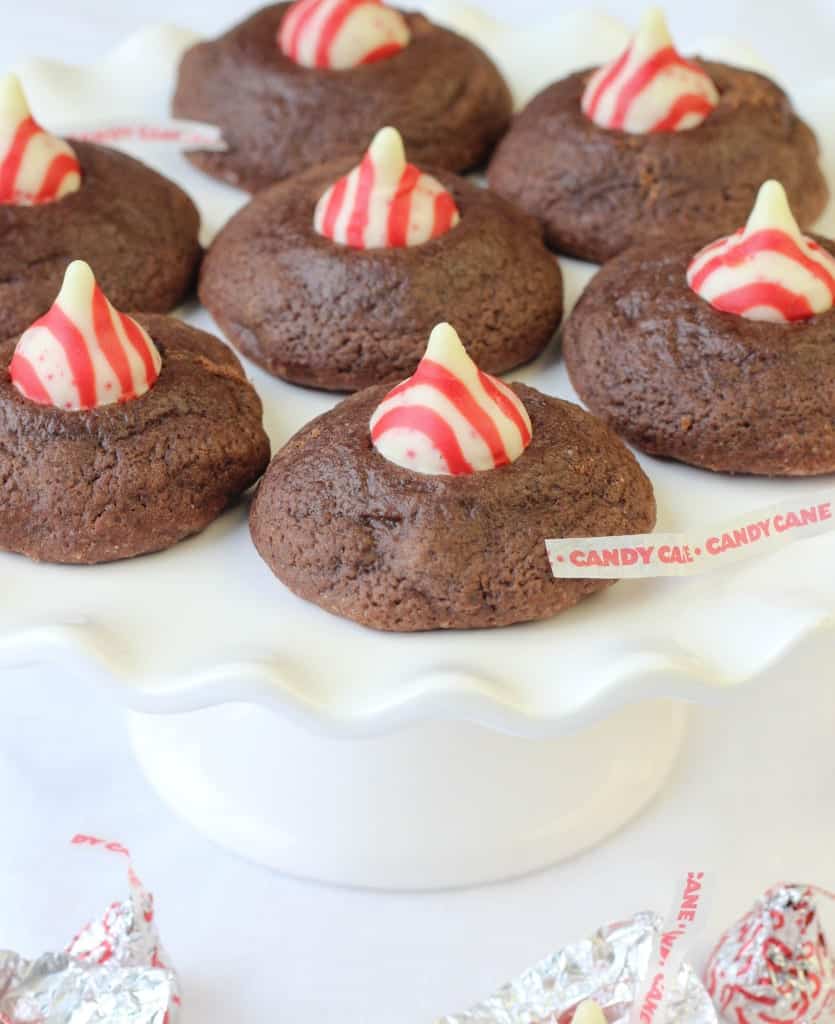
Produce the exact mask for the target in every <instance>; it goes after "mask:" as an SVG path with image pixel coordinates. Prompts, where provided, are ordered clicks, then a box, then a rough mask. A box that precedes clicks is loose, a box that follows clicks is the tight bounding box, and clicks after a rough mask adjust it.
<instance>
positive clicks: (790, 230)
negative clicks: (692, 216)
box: [687, 181, 835, 323]
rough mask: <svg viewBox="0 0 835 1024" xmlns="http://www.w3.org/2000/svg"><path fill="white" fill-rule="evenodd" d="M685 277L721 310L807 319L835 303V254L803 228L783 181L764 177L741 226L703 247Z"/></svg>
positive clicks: (779, 318)
mask: <svg viewBox="0 0 835 1024" xmlns="http://www.w3.org/2000/svg"><path fill="white" fill-rule="evenodd" d="M687 283H688V284H689V285H690V287H691V288H692V289H693V291H694V292H696V294H697V295H699V296H701V298H703V299H704V300H705V301H706V302H709V303H710V304H711V306H713V307H714V308H715V309H718V310H721V311H722V312H725V313H735V314H737V315H738V316H743V317H745V318H746V319H748V320H770V321H773V322H776V323H783V322H788V321H793V320H807V319H808V318H809V317H811V316H815V315H816V314H819V313H825V312H826V311H827V310H828V309H832V306H833V305H835V257H833V256H831V255H830V254H829V253H828V252H827V251H826V250H825V249H823V248H821V246H819V245H818V243H817V242H815V241H814V240H813V239H811V238H807V237H806V236H805V235H804V234H802V232H801V231H800V228H799V227H798V224H797V221H796V220H795V219H794V216H793V215H792V212H791V208H790V207H789V201H788V198H787V196H786V193H785V190H784V189H783V186H782V185H780V184H779V182H776V181H767V182H766V183H765V184H764V185H763V186H762V188H761V189H760V191H759V193H758V195H757V201H756V203H755V204H754V209H753V210H752V211H751V216H750V217H749V218H748V223H747V224H746V225H745V227H744V228H740V229H739V231H737V232H736V233H735V234H733V235H730V236H729V237H727V238H720V239H719V240H718V241H717V242H713V244H712V245H708V246H707V247H706V248H704V249H702V251H701V252H700V253H698V254H697V255H696V257H695V258H694V259H693V261H692V262H691V264H690V266H689V267H688V269H687Z"/></svg>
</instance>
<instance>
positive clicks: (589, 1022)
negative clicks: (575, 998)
mask: <svg viewBox="0 0 835 1024" xmlns="http://www.w3.org/2000/svg"><path fill="white" fill-rule="evenodd" d="M571 1024H607V1021H606V1014H605V1013H604V1012H603V1011H602V1010H601V1009H600V1004H599V1003H596V1002H595V1001H594V1000H593V999H584V1000H583V1001H582V1003H580V1005H579V1006H578V1007H577V1009H576V1010H575V1011H574V1016H573V1017H572V1018H571Z"/></svg>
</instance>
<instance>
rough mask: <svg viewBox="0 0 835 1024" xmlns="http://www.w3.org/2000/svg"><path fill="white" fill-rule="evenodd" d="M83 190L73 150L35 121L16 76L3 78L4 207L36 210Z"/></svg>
mask: <svg viewBox="0 0 835 1024" xmlns="http://www.w3.org/2000/svg"><path fill="white" fill-rule="evenodd" d="M80 188H81V165H80V164H79V162H78V159H77V158H76V155H75V153H74V152H73V151H72V149H71V148H70V146H68V145H67V143H66V142H64V140H63V139H59V138H57V137H56V136H54V135H50V134H49V133H48V132H45V131H44V130H43V128H41V126H40V125H39V124H38V123H37V122H36V121H35V120H34V118H33V117H32V114H31V112H30V110H29V105H28V103H27V102H26V97H25V96H24V94H23V89H22V87H21V85H20V82H19V80H18V79H17V77H16V76H15V75H3V76H2V77H1V78H0V203H6V204H10V205H14V206H34V205H36V204H38V203H50V202H53V201H54V200H56V199H62V198H63V197H64V196H66V195H69V194H70V193H71V192H77V191H78V190H79V189H80Z"/></svg>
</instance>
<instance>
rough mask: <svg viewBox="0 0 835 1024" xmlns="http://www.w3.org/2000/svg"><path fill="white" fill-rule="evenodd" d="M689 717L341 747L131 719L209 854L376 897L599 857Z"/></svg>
mask: <svg viewBox="0 0 835 1024" xmlns="http://www.w3.org/2000/svg"><path fill="white" fill-rule="evenodd" d="M686 716H687V707H686V705H684V704H682V703H679V702H674V701H663V700H654V701H646V702H643V703H639V704H635V705H631V706H629V707H626V708H623V709H621V710H619V711H617V712H616V713H615V714H613V715H611V716H610V717H608V718H606V719H605V720H603V721H600V722H598V723H596V724H594V725H591V726H589V727H587V728H585V729H583V730H581V731H579V732H576V733H573V734H571V735H562V736H557V737H555V738H550V739H525V738H521V737H514V736H508V735H504V734H502V733H498V732H495V731H492V730H490V729H486V728H483V727H480V726H477V725H473V724H469V723H465V722H447V721H433V722H424V723H421V724H413V725H410V726H408V727H405V728H402V729H400V730H399V731H396V732H392V733H388V734H385V735H381V736H373V737H369V738H359V739H352V738H347V739H346V738H335V737H332V736H327V735H322V734H321V733H318V732H316V731H313V730H311V729H310V728H309V726H308V725H307V724H300V723H299V722H298V721H295V720H290V719H289V718H288V717H287V716H286V715H282V714H280V713H277V712H276V711H275V710H273V709H269V708H265V707H259V706H255V705H245V704H227V705H222V706H217V707H211V708H208V709H205V710H202V711H192V712H188V713H184V714H173V715H148V714H139V713H137V712H129V713H128V717H129V729H130V733H131V737H132V742H133V746H134V750H135V752H136V755H137V757H138V759H139V762H140V764H141V766H142V768H143V770H144V771H145V774H146V775H147V777H148V779H149V780H150V782H151V783H152V785H153V786H154V787H155V789H156V790H157V791H158V793H159V795H160V796H161V797H162V799H163V800H164V801H165V802H166V803H167V804H169V805H170V806H171V807H172V808H173V809H174V810H175V811H176V812H177V813H178V814H179V815H181V816H182V817H183V818H185V819H186V820H188V821H189V822H190V823H191V824H192V825H193V826H194V827H195V828H196V829H198V830H199V831H200V832H202V833H203V834H204V835H206V836H207V837H208V838H209V839H211V840H213V841H214V842H216V843H219V844H220V845H221V846H224V847H226V848H228V849H230V850H233V851H235V852H236V853H238V854H240V855H242V856H244V857H246V858H249V859H250V860H254V861H257V862H259V863H261V864H265V865H268V866H270V867H272V868H275V869H277V870H279V871H281V872H284V873H286V874H289V875H294V876H297V877H302V878H309V879H316V880H317V881H322V882H329V883H334V884H337V885H348V886H362V887H368V888H375V889H439V888H447V887H457V886H469V885H476V884H481V883H486V882H493V881H498V880H500V879H505V878H509V877H512V876H516V875H521V874H525V873H527V872H531V871H534V870H536V869H538V868H543V867H545V866H547V865H549V864H553V863H555V862H557V861H559V860H562V859H564V858H566V857H570V856H572V855H573V854H576V853H577V852H578V851H580V850H583V849H584V848H587V847H590V846H592V845H594V844H596V843H598V842H600V841H601V840H602V839H604V838H605V837H606V836H608V835H609V834H610V833H612V832H613V831H615V830H616V829H617V828H619V827H620V826H621V825H622V824H624V822H626V821H627V820H628V819H630V818H631V817H633V815H635V814H636V813H637V812H638V811H639V810H641V809H642V808H643V807H644V806H645V805H646V803H647V802H648V801H649V800H650V798H651V797H652V796H653V795H654V794H655V793H656V792H658V790H659V789H660V788H661V786H662V785H663V783H664V781H665V779H666V778H667V776H668V773H669V771H670V769H671V767H672V765H673V762H674V760H675V757H676V754H677V753H678V751H679V749H680V747H681V743H682V740H683V737H684V732H685V726H686Z"/></svg>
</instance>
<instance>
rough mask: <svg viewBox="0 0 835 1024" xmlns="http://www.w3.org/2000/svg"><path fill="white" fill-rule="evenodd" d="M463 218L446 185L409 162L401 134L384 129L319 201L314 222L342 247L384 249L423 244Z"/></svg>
mask: <svg viewBox="0 0 835 1024" xmlns="http://www.w3.org/2000/svg"><path fill="white" fill-rule="evenodd" d="M460 219H461V217H460V215H459V213H458V208H457V207H456V205H455V200H454V199H453V198H452V196H451V195H450V193H449V192H448V191H447V190H446V189H445V188H444V187H443V185H442V184H441V183H440V182H439V181H437V180H436V179H435V178H433V177H432V176H431V175H429V174H421V172H420V171H419V170H418V169H417V167H415V166H414V165H413V164H410V163H407V161H406V152H405V149H404V147H403V140H402V139H401V137H400V133H399V132H398V131H396V130H395V129H394V128H382V129H381V130H380V131H379V132H377V134H376V135H375V136H374V140H373V142H372V143H371V145H370V146H369V148H368V152H367V153H366V154H365V156H364V157H363V158H362V163H360V164H359V166H357V167H355V168H354V169H353V170H352V171H351V172H350V174H347V175H346V176H345V177H344V178H340V179H339V181H337V182H334V184H333V185H331V187H330V188H329V189H328V190H327V192H325V194H324V195H323V196H322V197H321V199H320V200H319V202H318V203H317V204H316V211H315V213H314V215H313V226H314V228H315V230H316V231H317V232H318V233H319V234H320V235H324V236H325V237H326V238H330V239H332V240H333V241H334V242H338V243H339V244H340V245H350V246H352V247H353V248H355V249H383V248H394V247H397V246H411V245H421V244H422V243H423V242H428V241H429V240H430V239H432V238H438V237H440V236H441V235H445V234H446V233H447V231H450V230H451V229H452V228H454V227H455V225H456V224H457V223H458V221H459V220H460Z"/></svg>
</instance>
